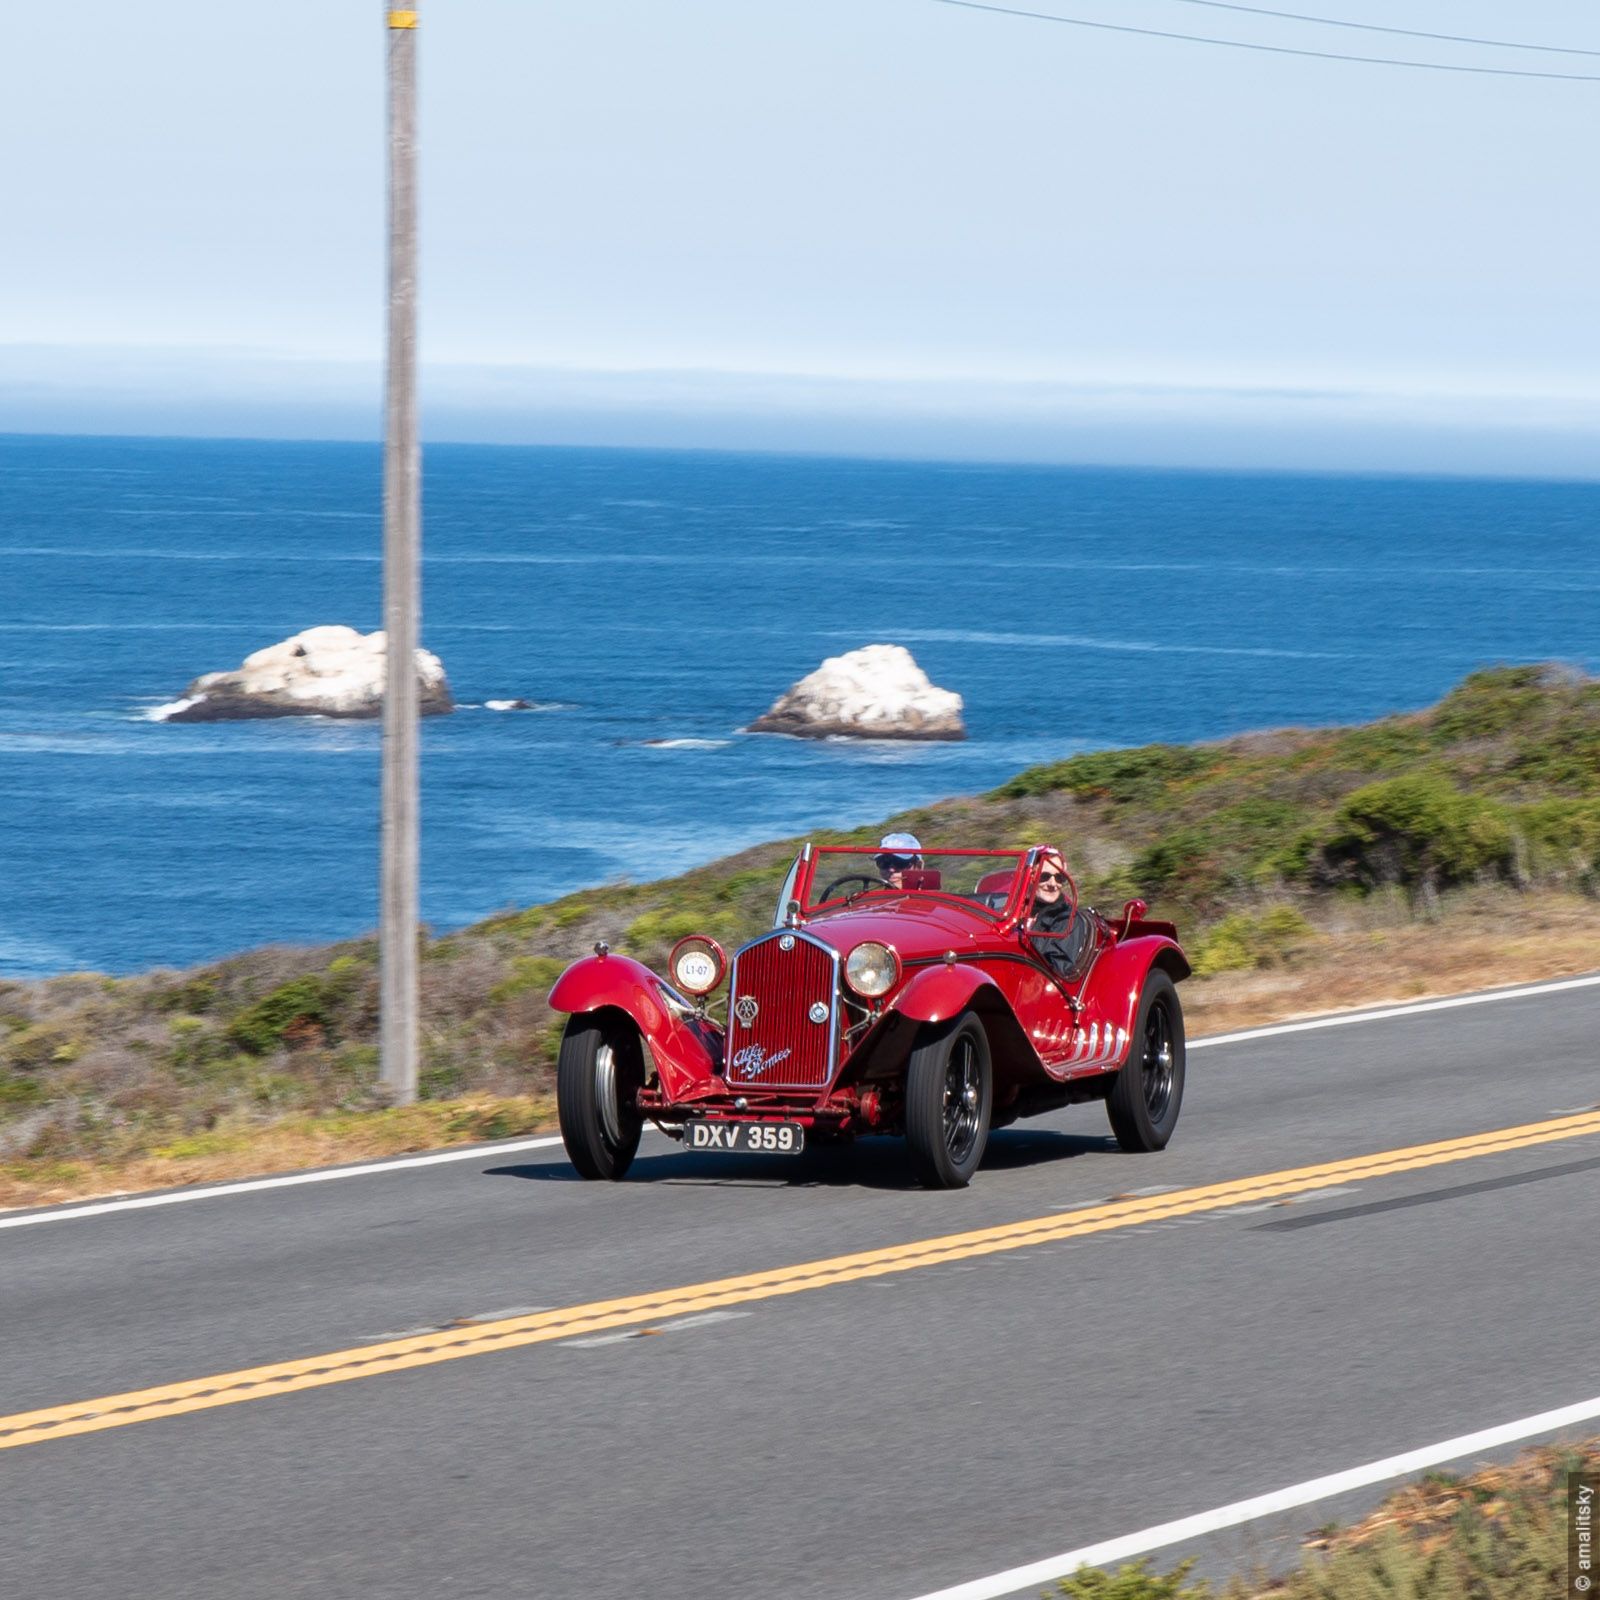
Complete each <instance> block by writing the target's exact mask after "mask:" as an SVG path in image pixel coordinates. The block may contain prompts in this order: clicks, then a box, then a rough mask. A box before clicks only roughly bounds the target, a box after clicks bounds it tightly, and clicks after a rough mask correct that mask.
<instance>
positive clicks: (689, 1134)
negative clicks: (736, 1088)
mask: <svg viewBox="0 0 1600 1600" xmlns="http://www.w3.org/2000/svg"><path fill="white" fill-rule="evenodd" d="M805 1147H806V1130H805V1128H804V1126H803V1125H802V1124H800V1123H798V1122H708V1121H706V1120H705V1119H704V1118H696V1119H695V1120H693V1121H691V1122H686V1123H684V1125H683V1148H684V1149H685V1150H749V1151H752V1152H754V1153H756V1154H759V1155H764V1156H797V1155H799V1154H800V1152H801V1151H802V1150H804V1149H805Z"/></svg>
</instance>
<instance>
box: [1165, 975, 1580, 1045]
mask: <svg viewBox="0 0 1600 1600" xmlns="http://www.w3.org/2000/svg"><path fill="white" fill-rule="evenodd" d="M1596 984H1600V974H1596V975H1591V976H1589V977H1587V978H1561V979H1558V980H1557V981H1555V982H1553V983H1530V984H1526V985H1524V986H1523V987H1522V988H1520V989H1490V990H1488V991H1487V992H1484V993H1479V994H1456V995H1451V996H1449V998H1447V999H1444V1000H1414V1001H1410V1002H1408V1003H1407V1004H1405V1005H1402V1006H1385V1007H1384V1008H1383V1009H1382V1010H1381V1011H1344V1012H1340V1013H1339V1014H1338V1015H1337V1016H1331V1017H1312V1018H1309V1019H1308V1020H1307V1021H1305V1022H1275V1023H1273V1024H1271V1026H1269V1027H1265V1028H1245V1029H1242V1030H1241V1031H1240V1032H1238V1033H1213V1034H1211V1035H1209V1036H1208V1037H1206V1038H1204V1039H1191V1040H1189V1042H1188V1047H1189V1049H1191V1050H1204V1049H1206V1048H1208V1047H1209V1046H1211V1045H1218V1044H1242V1043H1243V1042H1244V1041H1245V1040H1247V1039H1275V1038H1277V1037H1278V1036H1279V1035H1280V1034H1285V1033H1311V1032H1313V1031H1314V1030H1316V1029H1318V1028H1353V1027H1354V1026H1355V1025H1356V1024H1357V1023H1358V1022H1387V1021H1389V1019H1390V1018H1391V1017H1417V1016H1421V1015H1422V1014H1423V1013H1424V1012H1427V1011H1455V1010H1458V1009H1459V1008H1460V1007H1462V1006H1487V1005H1492V1004H1493V1003H1494V1002H1495V1001H1496V1000H1522V999H1525V998H1526V997H1527V996H1529V995H1535V994H1559V993H1561V991H1562V990H1564V989H1592V988H1593V987H1594V986H1595V985H1596Z"/></svg>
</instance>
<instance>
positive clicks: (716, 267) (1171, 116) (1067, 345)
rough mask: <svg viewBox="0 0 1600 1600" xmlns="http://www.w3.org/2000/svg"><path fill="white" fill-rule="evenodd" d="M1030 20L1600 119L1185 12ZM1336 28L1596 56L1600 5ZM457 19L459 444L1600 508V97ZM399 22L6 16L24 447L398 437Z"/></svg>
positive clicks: (441, 95) (574, 6) (450, 264)
mask: <svg viewBox="0 0 1600 1600" xmlns="http://www.w3.org/2000/svg"><path fill="white" fill-rule="evenodd" d="M1292 8H1293V7H1291V9H1292ZM1033 9H1039V10H1054V11H1057V12H1059V13H1060V14H1062V15H1070V16H1079V17H1090V18H1097V19H1101V20H1111V21H1118V22H1123V23H1129V24H1133V25H1138V26H1149V27H1155V28H1171V29H1177V30H1180V31H1187V32H1196V33H1211V34H1215V35H1218V36H1226V37H1233V38H1241V39H1251V40H1256V41H1260V42H1266V43H1278V44H1291V45H1302V46H1310V47H1313V48H1326V49H1333V50H1346V51H1354V52H1356V53H1362V54H1373V55H1383V54H1389V55H1396V56H1407V57H1426V58H1428V59H1432V60H1439V61H1461V62H1468V61H1470V62H1488V63H1493V64H1500V65H1516V66H1528V67H1532V68H1535V69H1545V70H1552V71H1571V72H1595V73H1597V74H1600V56H1597V57H1593V58H1589V59H1585V58H1583V57H1581V56H1580V57H1565V56H1540V55H1532V54H1521V53H1515V52H1508V51H1497V52H1484V51H1476V50H1468V49H1466V48H1464V47H1457V46H1451V45H1446V44H1435V43H1430V42H1424V41H1420V40H1409V41H1408V40H1402V39H1392V38H1386V37H1384V36H1381V35H1376V34H1361V33H1356V32H1353V31H1351V30H1344V29H1331V28H1323V29H1314V28H1308V27H1304V26H1300V25H1295V24H1291V23H1288V22H1282V21H1273V20H1270V19H1267V18H1263V17H1253V16H1244V15H1239V14H1232V13H1229V12H1226V11H1220V10H1213V9H1209V8H1204V7H1201V6H1197V5H1192V4H1186V3H1183V0H1059V3H1053V0H1035V3H1034V4H1033ZM1306 9H1308V10H1315V11H1320V12H1323V13H1326V14H1329V15H1336V16H1341V17H1345V18H1349V19H1356V20H1366V21H1373V22H1380V21H1381V22H1384V23H1386V24H1389V25H1391V26H1406V27H1414V28H1424V29H1426V28H1433V29H1439V30H1442V31H1448V32H1453V33H1478V34H1487V35H1494V36H1502V37H1503V36H1507V35H1509V36H1510V37H1514V38H1520V39H1525V40H1529V41H1537V42H1545V43H1560V44H1571V45H1580V46H1583V47H1586V48H1589V49H1593V50H1597V51H1600V10H1597V9H1596V8H1595V7H1593V6H1592V5H1584V4H1580V3H1578V0H1525V3H1524V4H1522V5H1520V6H1518V7H1510V6H1507V5H1505V4H1504V3H1503V0H1451V3H1448V4H1446V3H1445V0H1382V3H1380V0H1319V3H1317V4H1313V3H1311V0H1306ZM421 12H422V30H421V32H420V35H419V44H420V48H421V51H422V83H423V105H422V115H423V151H424V158H423V226H424V236H425V246H424V258H423V280H422V291H423V333H424V358H425V361H426V362H427V363H428V364H429V374H428V377H429V386H428V388H427V390H426V391H425V393H426V396H427V399H426V404H427V415H428V417H429V419H430V425H431V431H432V432H433V433H434V434H435V436H453V437H484V438H528V439H562V438H567V437H579V438H591V439H605V438H607V437H613V438H616V439H617V440H619V441H623V442H626V441H632V440H636V439H658V440H659V441H660V442H673V443H709V444H717V443H734V444H742V443H758V444H759V443H774V444H782V443H785V442H791V443H799V444H800V445H802V446H803V447H817V448H832V447H836V446H840V447H843V446H847V445H849V444H850V443H851V442H852V441H853V442H854V443H855V444H856V445H857V446H858V447H860V448H871V447H872V445H873V441H874V439H877V440H879V441H880V442H881V443H882V444H883V447H884V448H892V449H899V448H912V449H917V448H938V449H948V450H951V451H953V452H954V453H962V442H963V439H965V441H966V444H967V446H968V447H969V449H970V452H971V453H976V454H992V453H996V452H998V453H1005V452H1006V449H1007V448H1011V446H1008V445H1007V443H1006V441H1007V439H1011V440H1013V441H1015V440H1024V441H1028V443H1027V445H1026V448H1022V447H1021V446H1017V447H1016V448H1018V449H1019V451H1020V453H1025V454H1031V455H1040V454H1044V455H1051V454H1059V455H1064V456H1067V457H1072V456H1074V455H1076V456H1078V457H1080V458H1081V457H1082V456H1083V455H1084V454H1085V453H1086V452H1087V454H1088V455H1089V456H1090V457H1097V458H1099V459H1114V458H1118V457H1119V450H1120V456H1121V458H1127V459H1144V458H1166V457H1168V456H1174V455H1175V456H1176V457H1177V458H1181V457H1182V456H1183V454H1184V440H1185V439H1186V438H1187V440H1188V448H1189V454H1190V455H1191V456H1192V455H1194V454H1196V453H1199V454H1201V455H1202V456H1203V455H1204V454H1205V452H1206V451H1207V450H1210V449H1215V448H1220V447H1219V446H1218V445H1217V444H1216V441H1217V440H1220V439H1221V438H1223V437H1224V436H1226V437H1228V438H1231V439H1234V440H1235V441H1236V443H1238V442H1239V441H1242V444H1240V445H1239V447H1240V448H1243V449H1244V453H1245V455H1246V456H1249V455H1250V452H1251V449H1252V448H1255V450H1256V455H1257V456H1258V457H1259V458H1261V459H1276V458H1277V457H1276V456H1275V455H1274V451H1277V452H1278V453H1279V454H1280V455H1281V454H1282V451H1283V450H1284V449H1287V451H1288V454H1287V457H1285V459H1293V458H1296V455H1297V453H1298V454H1299V455H1301V456H1304V455H1306V453H1307V452H1310V455H1311V457H1313V458H1329V452H1330V451H1331V452H1332V458H1333V459H1338V458H1341V456H1348V457H1349V458H1350V461H1351V464H1363V463H1365V462H1368V461H1372V462H1373V463H1374V464H1400V463H1393V462H1390V461H1388V460H1383V461H1379V460H1378V459H1377V458H1376V457H1374V455H1373V452H1374V451H1377V452H1379V455H1380V456H1381V455H1382V453H1383V450H1384V448H1385V441H1386V440H1387V441H1388V448H1389V451H1390V453H1391V454H1393V451H1394V449H1395V448H1396V445H1395V436H1396V433H1397V430H1398V433H1399V434H1401V435H1404V436H1405V437H1406V438H1408V439H1410V440H1412V441H1413V444H1414V446H1415V450H1414V451H1413V458H1414V459H1415V460H1416V462H1417V463H1418V464H1422V465H1450V464H1451V460H1450V458H1451V457H1452V456H1455V457H1459V458H1460V459H1461V464H1472V463H1474V462H1482V461H1483V460H1484V459H1486V458H1485V457H1484V454H1483V452H1484V451H1485V450H1488V452H1489V455H1488V458H1487V459H1489V460H1490V462H1491V464H1498V465H1503V466H1507V467H1510V468H1512V469H1515V467H1516V466H1517V463H1518V460H1519V459H1524V458H1525V464H1526V465H1528V466H1530V467H1533V468H1551V469H1553V470H1587V471H1600V453H1596V452H1595V451H1594V448H1593V445H1594V440H1595V439H1596V437H1597V434H1596V428H1597V425H1600V317H1597V315H1596V311H1597V309H1600V307H1597V299H1600V288H1597V284H1600V273H1597V259H1600V206H1597V205H1596V203H1595V202H1596V197H1595V193H1594V184H1593V181H1592V179H1591V173H1592V171H1593V168H1594V152H1595V149H1596V146H1597V142H1600V82H1596V83H1561V82H1549V81H1525V80H1517V79H1512V78H1488V77H1482V78H1479V77H1465V76H1456V75H1453V74H1446V73H1424V72H1407V71H1401V70H1398V69H1390V68H1383V67H1373V66H1358V65H1353V64H1345V63H1335V62H1326V61H1310V60H1300V59H1296V58H1292V57H1287V56H1272V55H1264V54H1247V53H1244V52H1234V51H1226V50H1219V49H1210V48H1206V47H1203V46H1200V45H1193V44H1184V43H1179V42H1175V41H1162V40H1157V39H1150V38H1136V37H1130V36H1126V35H1119V34H1113V33H1098V32H1092V31H1088V30H1084V29H1078V28H1070V27H1061V26H1052V25H1049V24H1045V23H1040V22H1032V21H1027V20H1023V19H1019V18H1013V17H1005V16H998V15H992V14H984V13H979V12H975V11H969V10H961V9H956V8H954V7H950V6H945V5H940V4H936V3H933V0H808V3H806V4H804V5H799V4H780V3H777V0H741V3H735V0H670V3H667V0H649V3H647V0H581V3H578V0H567V3H559V0H422V3H421ZM382 22H383V8H382V6H381V5H379V4H361V5H354V4H349V3H344V0H339V3H333V4H330V3H328V0H322V3H320V4H313V3H311V0H279V3H277V4H275V5H273V6H270V7H251V6H243V5H232V4H221V3H218V0H151V3H150V4H147V5H144V6H129V5H127V4H126V3H124V0H115V3H112V0H77V3H75V4H73V5H71V6H41V5H32V6H20V5H19V6H13V7H10V8H8V15H7V18H6V41H5V48H4V51H3V53H0V106H3V108H4V110H3V112H0V116H3V118H4V121H5V123H6V124H7V126H6V129H5V131H6V148H7V150H8V151H9V152H10V153H11V159H10V160H8V161H7V163H6V177H5V181H4V193H5V206H4V223H3V229H4V232H3V235H0V241H3V247H0V428H27V427H48V428H51V429H68V430H70V428H71V427H73V426H84V427H89V428H119V427H121V428H126V429H127V430H128V431H145V430H146V429H152V430H159V431H184V430H185V429H186V428H188V427H194V428H196V429H199V430H201V431H224V432H226V431H234V432H239V431H247V432H266V433H298V434H301V435H305V434H321V433H334V434H346V435H349V434H370V433H371V432H372V431H373V429H374V427H375V426H376V405H375V395H376V367H375V358H376V354H377V352H378V349H379V344H380V339H381V332H382V321H381V312H382V288H383V285H382V273H381V268H382V187H381V185H382V153H383V126H382V90H383V82H382V69H383V51H384V42H385V40H384V29H383V25H382ZM608 419H609V420H608ZM1252 439H1254V440H1256V446H1254V447H1252V446H1251V445H1250V443H1249V441H1250V440H1252ZM1118 440H1120V441H1121V444H1120V445H1118V443H1117V441H1118ZM1274 440H1276V441H1277V443H1276V444H1274V443H1273V441H1274ZM1285 440H1288V441H1291V443H1289V444H1288V445H1285V444H1284V441H1285ZM1363 440H1364V441H1365V442H1364V443H1362V442H1360V441H1363ZM919 441H920V443H919ZM1208 441H1209V442H1208ZM1293 441H1298V442H1297V443H1296V442H1293ZM1430 441H1431V442H1430ZM1489 441H1493V442H1492V443H1490V442H1489ZM1229 448H1233V447H1232V446H1230V447H1229ZM1440 451H1442V452H1443V455H1442V456H1440V454H1439V452H1440ZM1496 452H1498V454H1497V453H1496ZM1519 452H1520V453H1521V454H1520V456H1519ZM1319 453H1320V455H1319ZM1400 453H1401V455H1402V456H1404V455H1405V449H1401V451H1400ZM1223 454H1224V455H1226V454H1227V450H1226V449H1225V450H1224V451H1223Z"/></svg>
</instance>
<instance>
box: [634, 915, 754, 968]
mask: <svg viewBox="0 0 1600 1600" xmlns="http://www.w3.org/2000/svg"><path fill="white" fill-rule="evenodd" d="M738 926H739V923H738V919H737V918H736V917H735V916H734V915H733V914H732V913H730V912H728V911H726V910H709V909H704V908H698V909H697V908H696V907H694V906H689V907H687V908H681V907H678V906H658V907H657V908H656V909H655V910H654V911H647V912H645V914H644V915H643V916H642V917H637V918H635V919H634V921H633V922H631V923H629V925H628V930H627V932H626V933H624V934H623V936H622V939H623V943H624V944H626V945H627V947H628V950H629V952H630V954H634V955H638V956H640V957H647V956H654V955H658V954H661V953H664V952H665V951H667V950H669V949H670V948H671V947H672V946H673V945H675V944H676V943H677V942H678V940H680V939H686V938H687V937H688V936H689V935H690V934H691V933H703V934H705V935H706V937H707V938H711V939H720V940H723V941H726V940H727V939H728V938H729V937H730V936H731V935H732V934H733V933H734V932H736V931H737V929H738Z"/></svg>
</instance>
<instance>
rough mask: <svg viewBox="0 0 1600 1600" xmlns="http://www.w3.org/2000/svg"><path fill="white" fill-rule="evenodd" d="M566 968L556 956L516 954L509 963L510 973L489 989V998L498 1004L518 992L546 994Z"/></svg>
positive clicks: (513, 997)
mask: <svg viewBox="0 0 1600 1600" xmlns="http://www.w3.org/2000/svg"><path fill="white" fill-rule="evenodd" d="M566 969H567V963H566V962H565V961H562V960H561V959H560V958H559V957H557V956H518V957H517V958H516V959H515V960H514V961H513V962H512V963H511V975H510V976H509V977H507V978H502V979H501V981H500V982H499V983H497V984H496V985H495V986H494V987H493V988H492V989H491V990H490V991H489V999H490V1001H491V1002H493V1003H494V1004H495V1005H500V1004H501V1003H502V1002H504V1001H506V1000H512V999H515V998H516V996H518V995H519V994H547V993H548V992H549V991H550V989H551V987H552V986H553V985H554V983H555V981H556V979H557V978H559V977H560V976H561V974H562V973H563V972H565V971H566Z"/></svg>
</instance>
